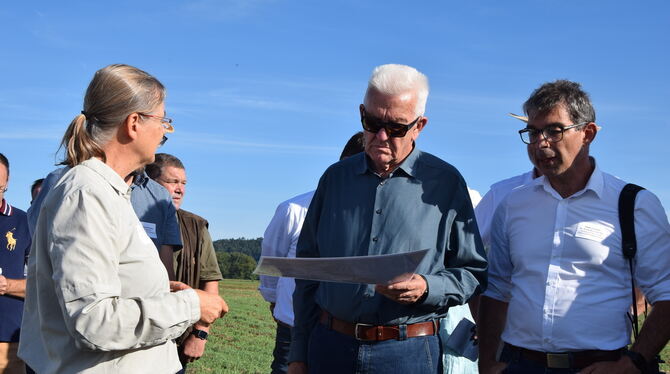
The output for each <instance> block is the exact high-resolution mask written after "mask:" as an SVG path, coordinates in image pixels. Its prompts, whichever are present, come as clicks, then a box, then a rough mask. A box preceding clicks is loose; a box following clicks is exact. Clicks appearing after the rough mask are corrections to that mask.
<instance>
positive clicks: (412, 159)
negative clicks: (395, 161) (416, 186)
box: [358, 144, 421, 178]
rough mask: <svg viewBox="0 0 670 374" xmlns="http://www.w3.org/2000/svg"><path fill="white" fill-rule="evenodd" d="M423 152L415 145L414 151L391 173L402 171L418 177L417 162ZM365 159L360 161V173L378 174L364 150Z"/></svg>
mask: <svg viewBox="0 0 670 374" xmlns="http://www.w3.org/2000/svg"><path fill="white" fill-rule="evenodd" d="M420 154H421V151H419V150H418V149H417V148H416V144H414V145H413V148H412V152H410V153H409V155H407V157H406V158H405V160H403V162H402V163H401V164H400V165H399V166H398V167H397V168H396V169H395V170H394V171H393V173H391V175H393V174H395V173H396V172H398V171H401V172H402V173H404V174H406V175H407V176H409V177H412V178H414V177H416V175H414V174H415V173H416V162H417V160H418V158H419V155H420ZM363 155H364V156H363V161H362V162H361V163H360V166H359V169H358V174H365V173H366V172H370V173H373V174H376V172H375V171H374V170H373V169H372V165H371V163H372V162H371V161H369V158H368V155H367V154H366V153H365V152H363Z"/></svg>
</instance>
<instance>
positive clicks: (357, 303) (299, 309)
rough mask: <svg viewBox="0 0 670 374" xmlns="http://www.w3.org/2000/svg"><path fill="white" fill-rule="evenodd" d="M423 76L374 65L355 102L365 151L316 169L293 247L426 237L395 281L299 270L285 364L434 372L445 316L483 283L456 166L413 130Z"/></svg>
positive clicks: (324, 251)
mask: <svg viewBox="0 0 670 374" xmlns="http://www.w3.org/2000/svg"><path fill="white" fill-rule="evenodd" d="M427 97H428V80H427V78H426V77H425V76H424V75H423V74H421V73H420V72H418V71H417V70H416V69H414V68H412V67H409V66H405V65H382V66H379V67H377V68H375V69H374V70H373V72H372V76H371V77H370V80H369V82H368V89H367V92H366V94H365V98H364V102H363V104H362V105H361V106H360V115H361V122H362V125H363V129H364V130H365V131H364V137H365V152H364V153H360V154H358V155H355V156H352V157H349V158H347V159H345V160H342V161H340V162H338V163H336V164H334V165H332V166H331V167H329V168H328V169H327V170H326V172H325V173H324V174H323V176H322V177H321V180H320V181H319V185H318V187H317V189H316V192H315V194H314V197H313V199H312V202H311V204H310V207H309V210H308V212H307V215H306V217H305V221H304V224H303V227H302V232H301V234H300V239H299V240H298V245H297V256H298V257H342V256H368V255H381V254H391V253H402V252H409V251H416V250H422V249H428V254H427V255H426V257H425V259H424V261H422V263H421V264H420V265H419V268H418V269H417V273H416V274H414V275H413V276H412V277H411V279H409V280H407V281H404V282H399V283H394V284H391V285H364V284H340V283H329V282H315V281H306V280H296V290H295V292H294V294H293V305H294V312H295V320H294V328H293V331H292V338H293V339H292V342H291V352H290V354H289V362H290V365H289V373H307V372H310V373H355V372H364V371H365V372H367V371H370V370H371V371H373V372H379V373H390V374H393V373H439V372H441V363H440V361H441V355H440V353H441V348H440V341H439V338H438V336H437V333H438V331H439V327H440V326H439V320H440V318H442V317H444V316H446V315H447V311H448V309H449V307H450V306H453V305H460V304H464V303H466V302H467V301H468V299H470V297H471V296H472V295H474V294H477V293H479V292H480V291H481V290H482V289H484V288H485V286H486V266H487V263H486V259H485V255H484V249H483V247H482V244H481V240H480V239H479V234H478V233H477V224H476V222H475V218H474V212H473V209H472V204H471V202H470V198H469V195H468V190H467V187H466V184H465V181H464V180H463V178H462V177H461V175H460V173H459V172H458V171H457V170H456V169H455V168H454V167H453V166H451V165H449V164H448V163H446V162H444V161H442V160H440V159H439V158H437V157H435V156H433V155H430V154H428V153H426V152H422V151H420V150H419V149H418V148H417V147H416V145H415V140H416V139H417V138H418V136H419V133H420V132H421V131H422V130H423V129H424V127H425V126H426V124H427V122H428V118H427V117H426V116H425V115H424V111H425V105H426V99H427Z"/></svg>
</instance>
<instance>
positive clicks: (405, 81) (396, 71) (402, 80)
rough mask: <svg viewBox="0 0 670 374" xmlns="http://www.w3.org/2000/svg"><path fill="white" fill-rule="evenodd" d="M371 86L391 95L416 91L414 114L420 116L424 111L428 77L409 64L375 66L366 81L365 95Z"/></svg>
mask: <svg viewBox="0 0 670 374" xmlns="http://www.w3.org/2000/svg"><path fill="white" fill-rule="evenodd" d="M371 88H372V89H375V90H376V91H378V92H379V93H382V94H384V95H391V96H396V95H402V94H406V93H408V92H416V108H415V109H414V111H415V114H416V115H417V116H422V115H423V114H424V113H425V112H426V100H427V99H428V78H427V77H426V76H425V75H423V74H422V73H421V72H419V71H418V70H416V69H415V68H413V67H411V66H407V65H398V64H386V65H380V66H377V67H376V68H374V70H373V71H372V75H371V76H370V80H369V81H368V90H367V92H366V93H365V95H366V96H367V95H368V92H369V91H370V89H371Z"/></svg>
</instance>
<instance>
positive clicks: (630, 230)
mask: <svg viewBox="0 0 670 374" xmlns="http://www.w3.org/2000/svg"><path fill="white" fill-rule="evenodd" d="M641 190H644V188H643V187H640V186H638V185H636V184H632V183H629V184H627V185H626V186H625V187H624V188H623V190H621V194H620V195H619V224H620V225H621V245H622V249H623V255H624V257H626V258H627V259H629V260H632V259H633V258H634V257H635V252H637V240H636V239H635V216H634V215H633V210H634V209H635V197H636V196H637V193H638V192H640V191H641Z"/></svg>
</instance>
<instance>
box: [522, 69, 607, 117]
mask: <svg viewBox="0 0 670 374" xmlns="http://www.w3.org/2000/svg"><path fill="white" fill-rule="evenodd" d="M561 104H563V105H565V109H566V110H567V111H568V114H569V115H570V120H572V122H573V123H580V122H595V121H596V112H595V110H594V109H593V105H592V104H591V98H590V97H589V94H587V93H586V92H584V90H582V86H581V85H580V84H579V83H577V82H571V81H569V80H565V79H559V80H557V81H555V82H547V83H545V84H543V85H542V86H540V87H539V88H537V89H536V90H535V91H533V93H532V94H531V95H530V97H529V98H528V100H526V102H525V103H524V104H523V111H524V113H526V115H528V116H535V115H537V114H546V113H549V112H550V111H551V110H553V109H554V108H556V107H557V106H558V105H561Z"/></svg>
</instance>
